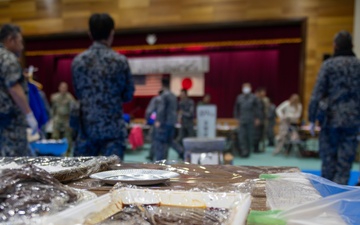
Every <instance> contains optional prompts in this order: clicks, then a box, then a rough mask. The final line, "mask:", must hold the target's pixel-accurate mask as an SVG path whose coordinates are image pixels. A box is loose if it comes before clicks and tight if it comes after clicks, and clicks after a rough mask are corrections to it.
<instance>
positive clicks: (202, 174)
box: [68, 163, 300, 210]
mask: <svg viewBox="0 0 360 225" xmlns="http://www.w3.org/2000/svg"><path fill="white" fill-rule="evenodd" d="M110 168H111V169H159V170H170V171H174V172H177V173H179V174H180V176H179V177H177V178H172V179H170V180H169V181H167V182H166V183H164V184H159V185H151V186H143V188H150V189H163V190H165V189H171V190H190V189H193V188H199V189H207V190H209V189H211V190H219V191H226V190H234V189H236V188H238V189H242V191H250V190H252V197H253V198H252V204H251V209H252V210H268V208H267V207H266V193H265V181H262V180H259V179H258V177H259V175H260V174H264V173H268V174H272V173H284V172H288V173H293V172H300V171H299V169H298V168H295V167H255V166H232V165H206V166H201V165H195V164H172V165H166V164H141V163H121V164H114V165H112V166H110ZM68 185H70V186H72V187H76V188H81V189H87V190H89V191H92V192H94V193H96V194H97V195H98V196H100V195H103V194H106V193H108V192H109V191H110V190H111V188H112V187H113V186H111V185H106V184H103V183H102V182H100V181H98V180H95V179H91V178H86V179H82V180H78V181H73V182H70V183H68Z"/></svg>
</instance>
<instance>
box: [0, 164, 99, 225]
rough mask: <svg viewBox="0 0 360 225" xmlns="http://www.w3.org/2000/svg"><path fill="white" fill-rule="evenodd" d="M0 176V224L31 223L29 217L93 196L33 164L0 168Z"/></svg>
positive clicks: (52, 211)
mask: <svg viewBox="0 0 360 225" xmlns="http://www.w3.org/2000/svg"><path fill="white" fill-rule="evenodd" d="M0 179H1V181H2V182H1V183H0V224H33V223H32V222H31V219H34V218H36V217H40V216H44V215H47V214H51V213H55V212H58V211H60V210H63V209H65V208H68V207H70V206H72V205H75V204H78V203H80V202H81V201H85V200H90V199H93V198H95V197H96V195H95V194H93V193H90V192H87V191H82V190H76V189H73V188H70V187H67V186H65V185H63V184H61V183H60V182H59V181H58V180H56V179H55V178H53V177H52V176H51V175H50V174H49V173H48V172H46V171H45V170H43V169H41V168H38V167H36V166H34V165H26V166H23V167H20V168H13V169H3V170H1V171H0Z"/></svg>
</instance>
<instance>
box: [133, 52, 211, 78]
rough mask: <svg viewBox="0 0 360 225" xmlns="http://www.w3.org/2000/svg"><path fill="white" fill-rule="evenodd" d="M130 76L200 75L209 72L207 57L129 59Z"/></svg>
mask: <svg viewBox="0 0 360 225" xmlns="http://www.w3.org/2000/svg"><path fill="white" fill-rule="evenodd" d="M128 61H129V65H130V69H131V72H132V74H135V75H136V74H173V73H181V74H199V73H200V74H201V73H206V72H209V57H208V56H170V57H147V58H129V59H128Z"/></svg>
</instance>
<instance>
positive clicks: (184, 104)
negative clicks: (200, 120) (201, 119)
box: [179, 98, 195, 124]
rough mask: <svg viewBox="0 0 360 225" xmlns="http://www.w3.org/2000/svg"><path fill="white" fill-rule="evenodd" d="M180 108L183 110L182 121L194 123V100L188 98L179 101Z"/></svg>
mask: <svg viewBox="0 0 360 225" xmlns="http://www.w3.org/2000/svg"><path fill="white" fill-rule="evenodd" d="M179 110H180V111H181V123H182V124H192V123H193V120H194V112H195V103H194V100H192V99H190V98H186V99H184V100H181V101H180V102H179Z"/></svg>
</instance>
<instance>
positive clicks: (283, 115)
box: [276, 100, 302, 123]
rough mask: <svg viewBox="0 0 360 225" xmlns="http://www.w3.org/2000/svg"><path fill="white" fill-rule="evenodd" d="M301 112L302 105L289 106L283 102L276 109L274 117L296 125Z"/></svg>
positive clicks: (287, 102) (288, 103) (288, 102)
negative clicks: (288, 120) (287, 120)
mask: <svg viewBox="0 0 360 225" xmlns="http://www.w3.org/2000/svg"><path fill="white" fill-rule="evenodd" d="M301 112H302V105H301V104H300V103H299V104H298V107H294V106H292V105H291V104H290V101H289V100H287V101H284V102H283V103H281V104H280V105H279V106H278V107H277V108H276V115H277V116H278V117H279V118H280V119H281V120H283V119H287V118H289V119H290V122H291V123H298V122H299V119H300V116H301Z"/></svg>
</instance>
